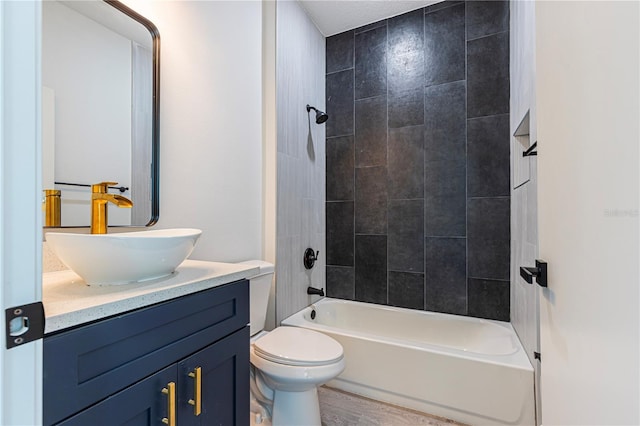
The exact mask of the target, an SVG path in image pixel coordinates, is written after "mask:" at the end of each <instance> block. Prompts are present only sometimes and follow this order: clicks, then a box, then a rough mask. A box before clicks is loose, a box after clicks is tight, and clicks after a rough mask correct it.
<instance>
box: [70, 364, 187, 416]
mask: <svg viewBox="0 0 640 426" xmlns="http://www.w3.org/2000/svg"><path fill="white" fill-rule="evenodd" d="M176 379H177V366H176V364H173V365H171V366H169V367H167V368H165V369H164V370H160V371H159V372H157V373H156V374H153V375H152V376H149V377H147V378H146V379H143V380H141V381H139V382H138V383H136V384H135V385H133V386H130V387H128V388H126V389H124V390H122V391H120V392H118V393H116V394H115V395H113V396H110V397H109V398H107V399H105V400H103V401H101V402H99V403H97V404H96V405H94V406H92V407H89V408H87V409H86V410H83V411H81V412H79V413H78V414H76V415H74V416H72V417H70V418H68V419H67V420H65V421H62V422H60V423H58V425H64V426H87V425H91V426H99V425H104V426H115V425H121V426H124V425H127V426H151V425H154V426H157V425H162V424H163V423H162V419H163V418H164V417H168V416H169V413H168V411H169V395H168V394H164V393H163V392H162V389H163V388H167V387H168V384H169V383H170V382H173V383H176V387H177V380H176ZM176 393H177V389H176ZM175 398H176V396H175V395H174V399H175Z"/></svg>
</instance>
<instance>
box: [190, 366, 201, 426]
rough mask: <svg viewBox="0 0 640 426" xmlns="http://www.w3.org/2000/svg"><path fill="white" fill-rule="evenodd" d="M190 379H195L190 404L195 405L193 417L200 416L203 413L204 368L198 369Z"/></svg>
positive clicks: (192, 373)
mask: <svg viewBox="0 0 640 426" xmlns="http://www.w3.org/2000/svg"><path fill="white" fill-rule="evenodd" d="M189 377H191V378H192V379H193V397H194V399H190V400H189V404H191V405H193V415H194V416H199V415H200V413H201V412H202V368H201V367H196V368H195V370H193V371H192V372H191V373H189Z"/></svg>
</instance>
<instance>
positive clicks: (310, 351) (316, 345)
mask: <svg viewBox="0 0 640 426" xmlns="http://www.w3.org/2000/svg"><path fill="white" fill-rule="evenodd" d="M253 348H254V351H253V352H254V354H255V355H256V356H258V357H260V358H262V359H265V360H267V361H271V362H274V363H277V364H282V365H289V366H301V367H303V366H304V367H312V366H323V365H328V364H333V363H336V362H338V361H340V360H341V359H342V358H343V356H344V351H343V349H342V346H341V345H340V344H339V343H338V342H336V341H335V340H334V339H332V338H331V337H329V336H326V335H324V334H322V333H318V332H316V331H313V330H308V329H305V328H300V327H278V328H276V329H275V330H273V331H271V332H270V333H268V334H267V335H265V336H263V337H261V338H259V339H257V340H256V341H255V342H254V344H253Z"/></svg>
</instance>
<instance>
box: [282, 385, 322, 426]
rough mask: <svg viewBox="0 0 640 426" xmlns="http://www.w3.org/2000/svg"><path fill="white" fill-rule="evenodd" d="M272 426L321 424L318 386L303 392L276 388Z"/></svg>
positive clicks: (314, 425) (313, 425) (316, 425)
mask: <svg viewBox="0 0 640 426" xmlns="http://www.w3.org/2000/svg"><path fill="white" fill-rule="evenodd" d="M272 424H273V426H321V423H320V404H319V403H318V388H316V387H313V388H312V389H309V390H307V391H304V392H284V391H279V390H276V391H275V394H274V398H273V412H272Z"/></svg>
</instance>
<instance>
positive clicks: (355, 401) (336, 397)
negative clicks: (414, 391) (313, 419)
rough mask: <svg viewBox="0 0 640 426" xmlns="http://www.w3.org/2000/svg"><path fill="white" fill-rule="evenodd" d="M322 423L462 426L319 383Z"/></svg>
mask: <svg viewBox="0 0 640 426" xmlns="http://www.w3.org/2000/svg"><path fill="white" fill-rule="evenodd" d="M318 397H319V400H320V415H321V418H322V426H351V425H362V426H383V425H385V426H418V425H421V426H427V425H428V426H462V425H463V423H456V422H454V421H453V420H448V419H444V418H442V417H436V416H431V415H429V414H425V413H421V412H419V411H413V410H408V409H406V408H402V407H398V406H396V405H391V404H387V403H384V402H379V401H375V400H373V399H369V398H365V397H362V396H359V395H354V394H352V393H347V392H344V391H341V390H337V389H333V388H329V387H326V386H322V387H320V388H319V389H318Z"/></svg>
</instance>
